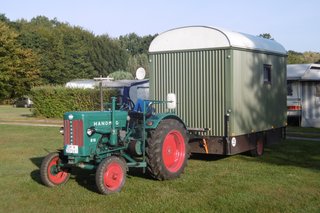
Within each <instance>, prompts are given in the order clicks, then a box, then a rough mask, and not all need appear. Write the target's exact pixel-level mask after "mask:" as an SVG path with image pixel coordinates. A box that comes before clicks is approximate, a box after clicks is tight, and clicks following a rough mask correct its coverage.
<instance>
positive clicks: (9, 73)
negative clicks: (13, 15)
mask: <svg viewBox="0 0 320 213" xmlns="http://www.w3.org/2000/svg"><path fill="white" fill-rule="evenodd" d="M17 37H18V33H16V32H15V31H14V30H13V29H11V28H10V27H9V26H8V25H7V24H5V23H4V22H2V21H0V100H4V99H12V98H15V97H19V96H22V95H23V94H26V93H28V91H30V89H31V88H32V87H33V86H36V85H38V84H39V83H40V81H39V79H40V77H39V74H40V70H39V66H38V65H39V63H38V62H39V61H38V56H37V54H35V53H34V52H33V51H32V50H31V49H28V48H23V47H22V46H21V45H20V44H19V43H18V42H17Z"/></svg>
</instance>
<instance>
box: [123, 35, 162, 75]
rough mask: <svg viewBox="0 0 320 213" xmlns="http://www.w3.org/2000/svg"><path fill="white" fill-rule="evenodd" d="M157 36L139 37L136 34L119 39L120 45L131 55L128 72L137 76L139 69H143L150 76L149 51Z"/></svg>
mask: <svg viewBox="0 0 320 213" xmlns="http://www.w3.org/2000/svg"><path fill="white" fill-rule="evenodd" d="M156 36H157V34H156V35H147V36H142V37H140V36H138V35H137V34H135V33H130V34H127V35H125V36H120V37H119V42H120V45H121V47H122V48H123V49H125V50H127V52H128V53H129V54H130V56H129V59H128V63H127V67H126V70H127V71H128V72H131V73H132V74H133V75H135V71H136V70H137V69H138V68H139V67H143V68H144V69H145V70H146V76H147V77H148V76H149V72H150V67H149V60H148V49H149V46H150V43H151V41H152V40H153V39H154V38H155V37H156Z"/></svg>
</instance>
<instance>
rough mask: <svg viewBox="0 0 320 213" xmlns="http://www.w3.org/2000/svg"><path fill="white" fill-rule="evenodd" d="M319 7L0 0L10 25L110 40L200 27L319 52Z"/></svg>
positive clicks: (249, 0)
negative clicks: (54, 27)
mask: <svg viewBox="0 0 320 213" xmlns="http://www.w3.org/2000/svg"><path fill="white" fill-rule="evenodd" d="M319 8H320V1H319V0H304V1H302V0H268V1H258V0H233V1H223V0H219V1H218V0H157V1H154V0H90V1H88V0H87V1H86V0H28V1H23V0H0V13H2V14H5V15H6V17H7V18H9V19H10V20H11V21H16V20H18V19H26V20H28V21H29V20H31V19H32V18H33V17H36V16H39V15H43V16H46V17H48V18H50V19H53V18H57V19H58V21H60V22H68V23H69V24H70V25H73V26H80V27H82V28H83V29H85V30H88V31H90V32H92V33H94V34H95V35H102V34H108V35H109V36H111V37H114V38H115V37H118V36H120V35H126V34H129V33H132V32H135V33H137V34H138V35H140V36H144V35H149V34H151V35H153V34H156V33H161V32H164V31H167V30H169V29H173V28H177V27H182V26H191V25H205V26H213V27H219V28H224V29H228V30H231V31H236V32H242V33H247V34H252V35H259V34H262V33H270V34H271V36H272V37H273V38H274V39H275V40H276V41H277V42H279V43H281V44H282V45H283V46H284V47H285V49H286V50H293V51H296V52H305V51H313V52H320V27H319V26H320V25H319V22H320V12H319Z"/></svg>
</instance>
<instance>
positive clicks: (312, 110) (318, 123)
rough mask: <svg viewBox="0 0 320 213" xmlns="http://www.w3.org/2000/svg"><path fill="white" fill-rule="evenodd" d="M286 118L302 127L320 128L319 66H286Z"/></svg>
mask: <svg viewBox="0 0 320 213" xmlns="http://www.w3.org/2000/svg"><path fill="white" fill-rule="evenodd" d="M287 90H288V91H287V93H288V95H287V107H288V118H292V117H296V118H298V119H299V120H301V126H302V127H318V128H319V127H320V64H290V65H288V66H287Z"/></svg>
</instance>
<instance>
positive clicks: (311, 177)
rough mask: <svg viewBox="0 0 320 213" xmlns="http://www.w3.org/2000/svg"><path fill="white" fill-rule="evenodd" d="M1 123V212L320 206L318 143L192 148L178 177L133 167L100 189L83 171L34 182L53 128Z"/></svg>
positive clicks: (52, 145) (54, 135)
mask: <svg viewBox="0 0 320 213" xmlns="http://www.w3.org/2000/svg"><path fill="white" fill-rule="evenodd" d="M0 128H1V138H0V150H1V155H0V161H1V164H0V188H1V191H0V212H268V213H269V212H320V148H319V147H320V146H319V145H320V142H312V141H290V140H286V141H284V142H283V143H281V144H278V145H274V146H272V147H269V148H268V149H266V150H265V155H264V156H263V157H261V158H252V157H248V156H246V155H235V156H231V157H217V156H213V155H209V156H208V155H197V156H193V157H192V158H191V159H190V160H189V163H188V167H187V168H186V171H185V173H184V174H183V175H182V176H181V178H179V179H176V180H172V181H156V180H153V179H150V178H149V177H148V176H147V175H144V174H142V173H141V172H140V171H139V170H138V171H134V172H130V173H129V174H128V175H127V181H126V184H125V186H124V188H123V190H122V191H121V192H120V193H118V194H113V195H109V196H104V195H100V194H98V193H97V191H96V186H95V179H94V178H95V177H94V174H90V173H89V172H87V171H82V170H77V171H74V173H73V175H72V177H71V179H70V180H69V182H68V183H67V184H66V185H63V186H61V187H56V188H48V187H45V186H43V185H42V184H41V183H40V177H39V166H40V164H41V161H42V159H43V157H44V156H45V155H47V153H48V152H51V151H54V150H55V149H56V148H60V147H61V145H62V137H61V136H60V134H59V132H58V129H59V128H54V127H27V126H6V125H0Z"/></svg>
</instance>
